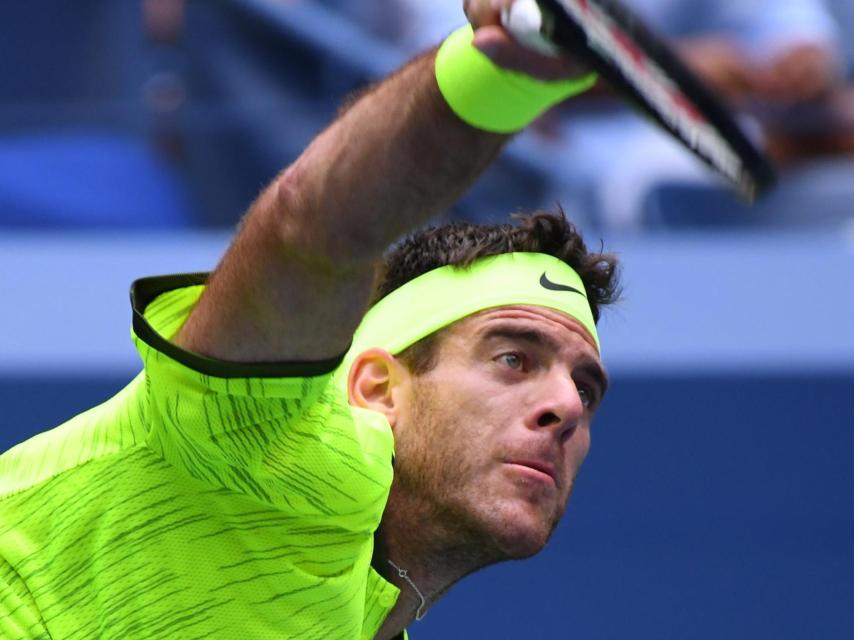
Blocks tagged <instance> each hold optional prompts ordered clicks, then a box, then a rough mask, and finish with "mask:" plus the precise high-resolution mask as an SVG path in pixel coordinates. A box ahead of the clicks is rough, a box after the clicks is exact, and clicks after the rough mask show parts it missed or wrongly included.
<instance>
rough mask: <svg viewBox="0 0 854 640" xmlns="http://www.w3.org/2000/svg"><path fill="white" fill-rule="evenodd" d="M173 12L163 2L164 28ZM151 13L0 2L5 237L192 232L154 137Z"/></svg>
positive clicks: (130, 7) (127, 4)
mask: <svg viewBox="0 0 854 640" xmlns="http://www.w3.org/2000/svg"><path fill="white" fill-rule="evenodd" d="M174 3H175V0H161V1H160V2H159V4H160V5H161V8H160V11H159V14H160V16H161V19H160V20H159V23H158V24H159V25H161V26H162V25H165V24H166V22H167V19H166V17H165V11H164V9H165V8H166V5H168V4H174ZM153 4H154V2H153V0H147V1H146V2H145V3H143V2H142V0H122V1H121V2H115V1H114V0H78V1H76V2H73V3H67V2H65V3H62V2H55V1H53V0H50V1H49V0H33V1H32V2H25V3H4V5H3V7H2V9H0V18H2V21H3V24H4V38H3V41H2V44H0V53H2V55H0V71H2V73H0V77H2V81H0V85H2V90H0V95H2V97H0V167H2V171H0V226H5V227H7V228H8V227H16V228H40V229H43V228H51V227H54V228H90V229H91V228H111V229H115V228H140V227H148V228H150V227H162V226H167V227H175V226H185V225H188V224H190V223H192V222H194V221H195V219H194V212H195V207H194V203H193V201H192V198H191V196H190V194H189V193H188V190H187V189H186V187H185V184H184V181H183V179H182V175H181V172H180V167H178V166H177V164H176V163H175V162H174V160H175V159H174V157H172V155H170V152H169V149H168V148H166V147H164V145H162V144H161V139H160V136H158V135H157V132H158V130H159V122H160V120H161V118H162V117H163V112H164V109H163V105H164V104H166V101H164V96H165V95H166V93H167V92H166V91H164V90H163V88H164V86H165V85H164V82H163V75H162V73H161V72H160V61H159V59H158V58H157V55H156V54H157V51H156V49H157V46H159V45H157V46H155V45H153V44H152V41H151V40H150V39H147V38H146V35H147V34H146V33H145V31H144V28H143V24H144V19H143V16H144V15H145V17H146V18H150V16H151V15H152V14H153V13H155V12H154V11H153V10H152V5H153ZM143 8H145V9H147V11H146V12H145V14H144V12H143ZM148 22H149V26H151V25H153V24H154V23H153V22H152V21H151V20H150V19H149V21H148ZM155 22H157V21H156V20H155ZM154 26H156V25H154ZM152 31H157V29H155V28H154V27H152ZM162 31H163V29H162V28H161V29H160V31H158V32H157V33H158V34H160V33H162ZM172 93H173V94H174V91H173V92H172ZM172 104H173V105H174V104H175V100H174V99H173V100H172Z"/></svg>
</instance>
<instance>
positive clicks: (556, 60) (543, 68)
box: [472, 25, 589, 80]
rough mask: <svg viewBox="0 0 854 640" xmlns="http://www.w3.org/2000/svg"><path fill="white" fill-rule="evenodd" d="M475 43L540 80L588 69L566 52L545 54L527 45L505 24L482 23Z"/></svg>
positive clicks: (490, 55) (500, 61)
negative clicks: (509, 31) (566, 54)
mask: <svg viewBox="0 0 854 640" xmlns="http://www.w3.org/2000/svg"><path fill="white" fill-rule="evenodd" d="M472 44H473V45H474V46H475V47H476V48H477V49H479V50H480V51H481V52H482V53H483V54H485V55H486V56H487V57H488V58H489V59H490V60H492V61H493V62H494V63H495V64H497V65H498V66H499V67H503V68H505V69H509V70H511V71H518V72H520V73H524V74H526V75H529V76H531V77H533V78H538V79H540V80H560V79H563V78H570V77H575V76H578V75H581V74H583V73H586V72H588V71H589V69H588V68H587V67H586V66H585V65H583V64H581V63H579V62H577V61H574V60H570V59H569V58H565V57H563V56H560V57H557V56H546V55H543V54H540V53H537V52H536V51H533V50H531V49H529V48H528V47H525V46H523V45H521V44H519V43H518V42H516V40H514V39H513V38H512V37H511V36H510V34H508V33H507V31H505V30H504V29H503V28H502V27H500V26H497V25H491V26H486V27H481V28H480V29H478V30H477V31H475V34H474V40H473V41H472Z"/></svg>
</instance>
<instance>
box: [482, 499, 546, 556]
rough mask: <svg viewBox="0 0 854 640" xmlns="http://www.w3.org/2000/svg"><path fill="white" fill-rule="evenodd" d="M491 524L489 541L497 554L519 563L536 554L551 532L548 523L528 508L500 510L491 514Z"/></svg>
mask: <svg viewBox="0 0 854 640" xmlns="http://www.w3.org/2000/svg"><path fill="white" fill-rule="evenodd" d="M495 516H500V517H495ZM490 520H492V522H490V526H489V530H490V534H491V535H490V537H491V538H492V540H493V543H494V544H495V546H496V548H497V549H498V551H499V553H500V554H501V555H502V556H504V557H505V558H506V559H508V560H521V559H523V558H529V557H531V556H533V555H535V554H537V553H539V552H540V551H541V550H542V549H543V547H545V546H546V543H547V542H548V540H549V538H550V537H551V534H552V531H554V524H553V523H552V522H551V519H548V518H545V517H544V516H543V514H542V513H540V512H539V511H536V510H534V509H532V508H531V505H521V506H517V505H513V506H512V507H510V508H505V509H501V510H500V511H498V512H493V518H490Z"/></svg>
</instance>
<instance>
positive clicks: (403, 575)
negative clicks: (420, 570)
mask: <svg viewBox="0 0 854 640" xmlns="http://www.w3.org/2000/svg"><path fill="white" fill-rule="evenodd" d="M388 563H389V564H390V565H391V566H392V567H394V570H395V571H397V575H399V576H400V577H401V578H403V579H404V580H406V581H407V582H408V583H409V586H410V587H412V588H413V589H414V590H415V593H417V594H418V597H419V598H421V604H419V605H418V609H417V610H416V611H415V619H416V620H421V619H422V618H423V617H424V616H426V615H427V612H426V611H424V607H425V606H427V600H426V599H425V598H424V594H423V593H421V590H420V589H419V588H418V587H417V586H415V583H414V582H413V581H412V578H410V577H409V571H407V570H406V569H401V568H400V567H398V566H397V565H396V564H395V563H393V562H392V561H391V560H389V561H388Z"/></svg>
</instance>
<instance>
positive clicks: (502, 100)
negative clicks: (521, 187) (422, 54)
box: [436, 25, 596, 133]
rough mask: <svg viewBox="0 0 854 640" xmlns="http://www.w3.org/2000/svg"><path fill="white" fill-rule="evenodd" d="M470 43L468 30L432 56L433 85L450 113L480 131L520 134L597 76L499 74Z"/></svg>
mask: <svg viewBox="0 0 854 640" xmlns="http://www.w3.org/2000/svg"><path fill="white" fill-rule="evenodd" d="M473 37H474V33H473V31H472V28H471V25H466V26H465V27H460V28H459V29H457V30H456V31H454V32H453V33H452V34H451V35H449V36H448V37H447V39H446V40H445V41H444V42H443V43H442V45H441V46H440V47H439V51H438V52H437V53H436V80H437V81H438V83H439V91H441V93H442V96H443V97H444V98H445V101H446V102H447V103H448V105H449V106H450V107H451V109H452V110H453V112H454V113H456V114H457V115H458V116H459V117H460V118H461V119H462V120H463V121H465V122H467V123H468V124H470V125H472V126H473V127H477V128H478V129H483V130H485V131H492V132H495V133H512V132H514V131H519V130H521V129H524V128H525V127H526V126H527V125H528V124H529V123H531V122H532V121H533V120H535V119H536V118H537V117H538V116H539V115H540V114H542V113H543V112H544V111H546V110H547V109H548V108H549V107H552V106H554V105H555V104H557V103H558V102H561V101H563V100H566V99H567V98H570V97H572V96H574V95H577V94H579V93H582V92H584V91H586V90H587V89H589V88H590V87H592V86H593V85H594V84H595V82H596V74H595V73H589V74H587V75H585V76H582V77H580V78H572V79H569V80H557V81H554V82H547V81H544V80H537V79H536V78H532V77H530V76H527V75H525V74H523V73H517V72H515V71H508V70H506V69H502V68H501V67H499V66H497V65H495V64H494V63H493V62H492V61H491V60H490V59H489V58H488V57H487V56H486V55H485V54H483V53H481V52H480V51H478V50H477V49H476V48H475V47H474V46H473V45H472V38H473Z"/></svg>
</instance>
